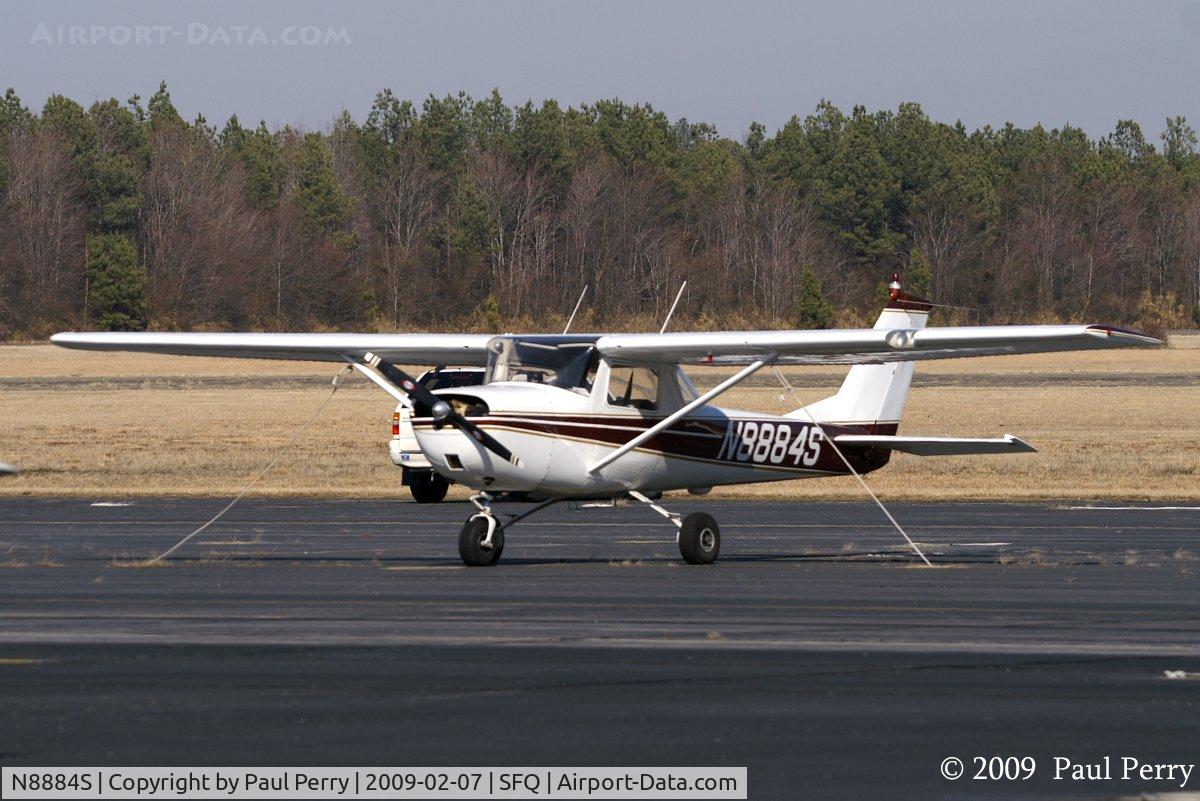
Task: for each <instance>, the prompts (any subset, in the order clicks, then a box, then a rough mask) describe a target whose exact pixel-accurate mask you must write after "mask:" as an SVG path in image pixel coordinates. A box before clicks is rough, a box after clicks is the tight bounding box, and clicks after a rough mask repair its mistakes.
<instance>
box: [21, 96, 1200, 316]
mask: <svg viewBox="0 0 1200 801" xmlns="http://www.w3.org/2000/svg"><path fill="white" fill-rule="evenodd" d="M1196 148H1197V137H1196V133H1195V131H1194V130H1193V129H1192V128H1191V127H1190V126H1189V125H1188V124H1187V122H1186V120H1185V119H1184V118H1182V117H1175V118H1172V119H1168V120H1167V124H1166V130H1165V132H1164V133H1163V134H1162V136H1161V141H1160V142H1159V143H1158V144H1157V146H1156V145H1155V144H1154V143H1151V142H1149V141H1147V139H1146V137H1145V136H1144V134H1143V133H1142V130H1141V128H1140V127H1139V125H1138V124H1137V123H1136V122H1134V121H1132V120H1121V121H1119V122H1118V123H1117V124H1116V127H1115V129H1114V130H1113V132H1112V133H1111V134H1109V135H1107V136H1104V137H1101V138H1099V139H1095V140H1093V139H1091V138H1089V137H1088V136H1087V134H1085V132H1083V131H1082V130H1080V129H1078V128H1075V127H1072V126H1069V125H1064V126H1063V127H1061V128H1055V129H1051V130H1048V129H1046V128H1044V127H1042V126H1041V125H1038V126H1034V127H1032V128H1027V129H1025V128H1019V127H1016V126H1014V125H1011V124H1009V125H1005V126H1004V127H1002V128H999V129H993V128H990V127H984V128H980V129H978V130H975V131H968V130H967V129H966V128H965V127H964V126H963V125H962V124H961V123H956V124H947V123H942V122H937V121H934V120H931V119H930V118H929V117H928V116H927V115H926V114H925V113H924V112H923V111H922V109H921V107H920V106H919V105H917V104H915V103H905V104H902V105H901V106H900V107H899V108H897V109H896V110H895V111H891V110H881V111H874V112H872V111H868V110H867V109H865V108H863V107H861V106H856V107H855V108H853V109H852V110H851V111H850V112H849V113H846V112H844V111H842V110H841V109H839V108H837V107H836V106H835V105H833V104H832V103H829V102H824V101H823V102H821V103H820V104H819V105H818V106H817V108H816V109H815V110H814V111H813V113H811V114H809V115H807V116H804V117H799V116H796V117H793V118H792V119H791V120H790V121H789V122H788V123H787V124H785V125H784V126H783V127H782V128H780V129H779V130H778V131H776V132H774V134H773V135H768V132H767V131H766V129H765V128H764V126H762V125H761V124H759V123H751V124H750V125H749V128H748V133H747V134H746V136H745V137H744V138H742V139H740V140H735V139H731V138H728V137H723V136H721V135H719V133H718V132H717V130H716V129H715V128H714V127H713V126H712V125H709V124H706V123H694V122H690V121H688V120H686V119H680V120H676V121H672V120H670V119H669V118H668V117H667V116H666V115H664V114H663V113H662V112H660V111H657V110H655V109H654V108H653V107H652V106H650V105H645V104H632V105H631V104H627V103H623V102H621V101H619V100H601V101H598V102H596V103H594V104H584V105H580V106H579V107H567V108H564V107H562V106H560V105H559V104H558V103H556V102H554V101H553V100H547V101H545V102H543V103H541V104H540V105H537V104H534V103H525V104H524V105H518V106H510V105H508V104H506V103H505V102H504V100H503V99H502V98H501V97H500V95H499V94H498V93H497V92H493V93H492V94H491V95H490V96H489V97H487V98H484V99H482V100H475V99H473V98H471V97H469V96H468V95H466V94H463V93H460V94H458V95H450V96H446V97H434V96H430V97H428V98H426V99H425V100H424V101H423V102H422V103H421V104H420V105H419V106H418V105H417V104H414V103H413V102H411V101H408V100H402V99H400V98H397V97H396V96H394V95H393V93H392V92H391V91H389V90H384V91H382V92H380V93H379V94H378V95H377V97H376V98H375V101H374V104H373V105H372V107H371V110H370V112H369V113H368V114H367V116H366V118H365V120H363V121H361V122H358V121H356V120H354V119H353V118H352V117H351V115H350V114H349V113H345V112H344V113H343V114H342V115H341V116H340V117H338V118H337V119H336V120H335V121H334V122H333V123H332V125H331V126H330V127H329V129H328V130H327V131H320V132H318V131H302V130H298V129H296V128H293V127H291V126H285V127H283V128H280V129H275V130H272V129H270V128H268V127H267V125H266V124H265V123H260V124H259V125H258V126H257V127H247V126H244V125H243V124H242V123H241V122H240V121H239V120H238V118H237V117H236V116H235V117H231V118H230V119H229V120H228V121H227V122H226V123H225V124H224V125H223V126H221V127H220V128H219V129H218V128H217V127H216V126H213V125H210V124H209V123H208V121H207V120H205V119H204V118H203V117H198V118H196V119H195V120H194V121H192V122H190V123H189V122H187V121H185V120H184V119H183V118H182V117H181V116H180V114H179V113H178V111H177V110H176V108H175V106H174V105H173V103H172V100H171V96H170V93H169V92H168V90H167V87H166V85H165V84H164V85H160V86H159V88H158V91H157V92H155V93H154V95H153V96H152V97H151V98H150V99H149V100H148V101H147V102H146V103H144V104H143V102H142V99H141V98H139V97H136V96H135V97H133V98H130V99H129V100H128V101H126V102H125V103H121V102H119V101H117V100H116V99H110V100H107V101H102V102H97V103H94V104H93V105H92V106H91V107H90V108H87V109H85V108H84V107H83V106H82V105H80V104H79V103H77V102H75V101H73V100H70V99H68V98H66V97H63V96H61V95H55V96H52V97H50V98H49V99H48V100H47V101H46V103H45V105H44V106H43V107H42V109H41V111H40V113H35V112H32V111H30V110H29V109H28V108H26V107H25V106H24V105H23V104H22V102H21V100H20V98H18V97H17V95H16V93H15V92H14V91H13V90H11V89H9V90H8V92H7V93H6V94H5V96H4V98H3V101H2V102H0V241H2V242H3V247H2V248H0V337H3V338H14V337H39V336H44V335H45V334H46V333H48V332H50V331H53V330H57V329H61V328H65V327H90V328H102V329H123V330H136V329H142V328H146V327H148V326H149V327H153V328H163V329H166V328H182V329H199V330H203V329H214V330H225V329H262V330H287V329H293V330H332V329H345V330H379V331H392V330H417V329H450V330H464V329H471V330H500V329H506V330H517V329H527V330H547V329H552V328H553V327H554V325H555V324H556V323H558V322H560V321H561V320H562V319H563V318H565V316H566V314H567V313H568V312H569V311H570V309H571V307H572V305H573V303H574V301H575V298H576V296H577V295H578V293H579V292H580V290H581V288H582V287H583V286H585V285H587V286H589V287H590V288H591V291H590V297H589V299H588V303H587V316H588V319H587V320H586V321H584V323H583V325H584V326H591V327H595V328H599V327H605V328H619V327H630V328H635V327H646V326H649V325H651V324H652V322H653V320H655V319H658V318H661V316H662V315H663V314H664V313H665V311H666V308H667V306H668V305H669V304H670V301H671V299H672V297H673V295H674V291H675V289H676V288H677V287H678V286H679V284H680V282H681V281H683V280H685V279H686V280H688V281H689V287H690V288H689V294H688V296H687V302H686V304H684V308H683V309H682V310H681V312H680V318H681V319H680V321H679V323H677V325H687V326H689V327H697V328H735V327H825V326H830V325H861V324H864V323H865V324H869V321H870V320H871V319H872V318H873V317H874V314H875V313H876V311H877V309H878V305H879V302H880V298H881V291H882V287H883V286H884V280H885V279H886V277H887V276H888V275H889V274H890V273H891V272H893V271H896V272H901V273H904V274H905V277H906V281H907V283H908V285H909V287H910V288H911V289H913V290H915V291H916V292H918V293H921V294H924V295H926V296H927V297H929V298H930V299H931V300H933V301H934V302H936V303H939V304H942V305H944V306H945V307H946V308H944V309H941V310H940V313H941V315H942V319H943V320H947V321H956V322H1012V321H1042V320H1047V321H1048V320H1060V319H1084V318H1087V319H1097V320H1099V319H1103V320H1107V321H1112V322H1117V323H1129V324H1135V325H1140V326H1143V327H1146V328H1149V329H1151V330H1154V331H1161V330H1163V329H1165V328H1171V327H1180V326H1188V325H1194V324H1195V323H1196V322H1197V321H1200V156H1198V154H1197V152H1196ZM577 327H578V324H577Z"/></svg>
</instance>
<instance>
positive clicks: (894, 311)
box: [787, 275, 932, 434]
mask: <svg viewBox="0 0 1200 801" xmlns="http://www.w3.org/2000/svg"><path fill="white" fill-rule="evenodd" d="M890 289H891V293H890V294H889V296H888V302H887V305H886V306H884V308H883V313H882V314H880V315H879V319H878V320H877V321H876V322H875V328H876V329H887V330H892V329H913V328H924V327H925V323H926V322H927V321H928V319H929V310H930V309H931V308H932V305H931V304H930V303H929V301H927V300H923V299H921V298H918V297H914V296H912V295H909V294H908V293H907V292H905V291H904V289H903V288H902V287H901V285H900V276H899V275H893V276H892V282H891V285H890ZM914 366H915V363H914V362H892V363H890V364H859V365H855V366H853V367H851V368H850V372H849V374H847V375H846V380H845V381H843V382H842V386H841V389H839V390H838V393H837V394H836V395H833V396H831V397H828V398H825V399H824V400H821V401H817V402H816V403H813V404H810V405H808V406H805V407H802V408H800V409H797V410H796V411H794V412H791V413H790V414H788V415H787V416H788V417H795V418H799V419H801V420H807V419H809V416H810V415H811V416H812V419H814V420H816V421H817V422H818V423H847V424H850V425H857V426H863V427H865V428H867V429H869V430H870V431H871V432H872V433H877V434H894V433H896V429H897V427H898V426H899V423H900V415H901V413H902V412H903V411H904V401H905V400H906V399H907V398H908V388H909V385H910V384H911V383H912V375H913V367H914Z"/></svg>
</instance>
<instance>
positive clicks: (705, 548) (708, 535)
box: [679, 512, 721, 565]
mask: <svg viewBox="0 0 1200 801" xmlns="http://www.w3.org/2000/svg"><path fill="white" fill-rule="evenodd" d="M679 552H680V553H681V554H683V559H684V561H685V562H687V563H688V564H689V565H711V564H712V563H713V562H715V561H717V554H718V553H720V552H721V529H720V528H719V527H718V526H717V521H716V520H714V519H713V516H712V515H710V514H705V513H704V512H692V513H691V514H690V515H688V516H687V517H685V518H683V523H681V524H680V526H679Z"/></svg>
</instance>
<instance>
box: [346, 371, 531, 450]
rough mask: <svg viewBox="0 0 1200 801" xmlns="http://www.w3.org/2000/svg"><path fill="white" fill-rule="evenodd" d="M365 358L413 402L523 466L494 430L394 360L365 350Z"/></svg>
mask: <svg viewBox="0 0 1200 801" xmlns="http://www.w3.org/2000/svg"><path fill="white" fill-rule="evenodd" d="M363 360H364V361H365V362H366V363H367V364H368V365H369V366H370V367H371V368H373V369H374V370H376V371H377V372H378V373H379V374H380V375H382V376H383V377H384V378H386V379H387V380H388V381H390V382H392V383H393V384H395V385H396V386H397V387H399V388H400V389H402V390H404V391H405V392H406V393H407V394H408V396H409V397H411V398H412V399H413V401H414V403H419V404H421V405H422V406H424V407H426V408H427V409H429V414H430V416H431V417H433V419H434V420H436V421H438V422H439V423H444V424H446V425H452V426H454V427H455V428H457V429H458V430H459V431H461V432H463V433H464V434H466V435H467V436H468V437H470V438H471V439H473V440H475V441H476V442H478V443H479V444H480V445H482V446H483V447H485V448H487V449H488V450H489V451H491V452H492V453H494V454H496V455H497V456H499V457H500V458H501V459H503V460H504V461H506V462H509V463H511V464H514V465H516V466H517V467H520V466H521V458H520V457H519V456H517V455H516V454H514V453H513V452H512V451H510V450H509V449H508V448H506V447H504V445H502V444H501V443H500V441H499V440H497V439H496V438H495V437H493V436H492V435H491V434H489V433H488V432H486V431H484V430H483V429H482V428H480V427H479V426H477V425H475V423H473V422H471V421H470V420H468V419H467V418H466V417H463V416H462V415H461V414H459V413H458V412H456V411H454V407H453V406H451V405H450V404H449V403H447V402H446V401H445V400H443V399H442V398H439V397H438V396H437V395H434V394H433V393H432V392H430V391H429V390H428V389H426V388H425V387H423V386H421V385H420V384H419V383H417V380H416V379H415V378H413V377H412V376H410V375H409V374H408V373H406V372H404V371H403V370H401V369H400V368H399V367H397V366H396V365H394V364H392V363H391V362H387V361H384V360H383V359H381V358H380V357H378V356H376V355H375V354H373V353H368V354H366V355H365V356H364V357H363Z"/></svg>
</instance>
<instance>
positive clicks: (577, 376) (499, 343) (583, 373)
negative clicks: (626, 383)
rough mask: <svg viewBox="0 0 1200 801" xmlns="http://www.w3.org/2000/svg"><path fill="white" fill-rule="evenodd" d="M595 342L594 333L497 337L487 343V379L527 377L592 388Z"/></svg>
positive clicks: (564, 386) (596, 359)
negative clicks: (591, 335) (583, 334)
mask: <svg viewBox="0 0 1200 801" xmlns="http://www.w3.org/2000/svg"><path fill="white" fill-rule="evenodd" d="M594 344H595V338H594V337H588V338H582V337H565V336H541V337H496V338H495V339H493V340H492V341H491V342H489V343H488V366H487V381H488V383H491V382H494V381H527V382H529V383H531V384H549V385H550V386H554V387H560V388H562V389H583V390H585V391H589V392H590V391H591V388H592V381H593V379H594V378H595V375H596V365H597V364H599V361H600V357H599V354H598V353H597V352H596V349H595V347H594Z"/></svg>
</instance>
